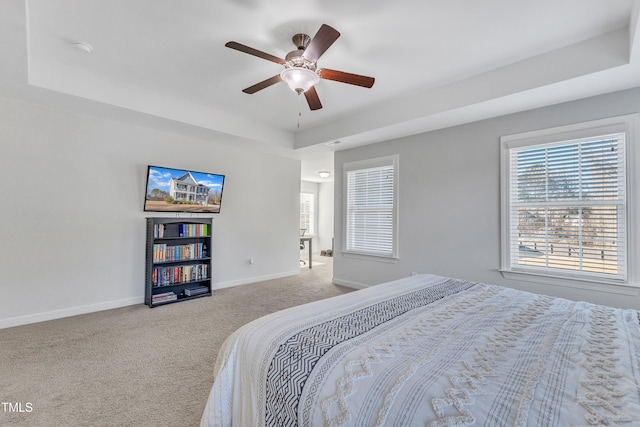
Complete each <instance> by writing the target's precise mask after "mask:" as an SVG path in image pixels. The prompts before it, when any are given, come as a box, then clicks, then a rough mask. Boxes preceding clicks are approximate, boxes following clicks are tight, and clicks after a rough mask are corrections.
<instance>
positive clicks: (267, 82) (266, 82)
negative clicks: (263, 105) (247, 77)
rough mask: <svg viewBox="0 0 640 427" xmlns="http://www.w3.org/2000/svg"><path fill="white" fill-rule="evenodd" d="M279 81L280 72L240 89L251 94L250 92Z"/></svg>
mask: <svg viewBox="0 0 640 427" xmlns="http://www.w3.org/2000/svg"><path fill="white" fill-rule="evenodd" d="M281 81H282V79H281V78H280V74H276V75H275V76H273V77H269V78H268V79H267V80H263V81H261V82H260V83H256V84H254V85H253V86H249V87H248V88H246V89H242V91H243V92H244V93H248V94H249V95H251V94H252V93H256V92H257V91H259V90H262V89H264V88H267V87H269V86H272V85H274V84H276V83H278V82H281Z"/></svg>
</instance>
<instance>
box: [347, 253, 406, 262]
mask: <svg viewBox="0 0 640 427" xmlns="http://www.w3.org/2000/svg"><path fill="white" fill-rule="evenodd" d="M341 254H342V256H344V257H345V258H353V259H362V260H367V261H378V262H386V263H389V264H397V263H398V259H399V258H397V257H393V256H391V257H388V256H384V255H372V254H364V253H359V252H341Z"/></svg>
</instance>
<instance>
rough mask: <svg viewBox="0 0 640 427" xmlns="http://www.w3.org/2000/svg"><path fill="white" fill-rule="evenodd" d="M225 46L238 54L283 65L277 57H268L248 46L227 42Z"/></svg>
mask: <svg viewBox="0 0 640 427" xmlns="http://www.w3.org/2000/svg"><path fill="white" fill-rule="evenodd" d="M225 46H226V47H228V48H231V49H235V50H239V51H240V52H244V53H248V54H249V55H253V56H257V57H258V58H262V59H266V60H267V61H271V62H275V63H276V64H281V65H284V59H280V58H278V57H277V56H273V55H270V54H268V53H265V52H262V51H260V50H258V49H254V48H252V47H249V46H245V45H243V44H240V43H238V42H227V44H225Z"/></svg>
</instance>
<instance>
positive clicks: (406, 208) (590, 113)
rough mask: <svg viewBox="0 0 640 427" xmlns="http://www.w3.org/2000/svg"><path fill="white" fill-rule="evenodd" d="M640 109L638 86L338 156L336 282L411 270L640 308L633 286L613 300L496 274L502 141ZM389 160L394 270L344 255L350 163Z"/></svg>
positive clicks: (367, 280)
mask: <svg viewBox="0 0 640 427" xmlns="http://www.w3.org/2000/svg"><path fill="white" fill-rule="evenodd" d="M638 111H640V89H638V88H636V89H631V90H627V91H623V92H616V93H611V94H606V95H603V96H598V97H594V98H589V99H584V100H579V101H574V102H569V103H564V104H559V105H556V106H552V107H547V108H541V109H536V110H532V111H526V112H522V113H516V114H511V115H508V116H503V117H498V118H494V119H489V120H483V121H480V122H475V123H471V124H467V125H461V126H456V127H452V128H448V129H444V130H440V131H434V132H428V133H424V134H420V135H415V136H411V137H406V138H401V139H397V140H391V141H386V142H381V143H377V144H374V145H369V146H364V147H360V148H354V149H351V150H345V151H338V152H336V153H335V171H336V174H335V178H336V182H335V210H334V212H335V218H334V221H335V237H336V252H337V253H336V254H335V258H334V282H335V283H340V284H346V285H350V286H355V287H363V286H369V285H374V284H378V283H382V282H385V281H389V280H393V279H397V278H400V277H404V276H408V275H409V274H410V273H411V272H419V273H433V274H439V275H444V276H450V277H455V278H461V279H467V280H473V281H481V282H486V283H493V284H498V285H505V286H510V287H514V288H517V289H523V290H528V291H532V292H538V293H544V294H550V295H555V296H561V297H565V298H569V299H574V300H586V301H591V302H595V303H601V304H607V305H612V306H616V307H624V308H626V307H632V308H640V297H639V296H638V292H637V291H636V290H635V289H632V290H631V291H629V290H628V289H625V290H624V292H626V293H627V294H630V295H627V294H618V293H615V292H617V290H615V289H614V291H613V292H610V291H609V290H607V291H602V290H583V289H578V288H576V287H571V286H554V285H542V284H537V283H532V282H526V281H519V280H518V281H513V280H506V279H504V278H503V277H502V275H501V274H500V272H499V271H498V268H499V267H500V147H499V138H500V136H503V135H509V134H514V133H519V132H525V131H531V130H536V129H543V128H550V127H554V126H560V125H565V124H571V123H578V122H583V121H588V120H594V119H600V118H605V117H612V116H617V115H622V114H629V113H635V112H638ZM391 154H399V172H400V173H399V180H400V182H399V239H398V242H399V260H398V262H397V263H388V262H379V261H373V260H371V259H361V258H353V257H346V256H344V255H343V254H341V253H340V251H339V249H340V248H341V247H342V238H343V232H342V220H343V209H342V206H343V200H342V198H343V187H342V186H343V177H342V172H341V171H342V165H343V164H344V163H345V162H351V161H356V160H362V159H369V158H375V157H381V156H387V155H391ZM635 166H636V167H640V165H635ZM631 220H632V221H635V222H636V223H637V222H638V221H639V219H638V218H632V219H631ZM630 256H631V257H637V256H638V254H634V253H632V254H630ZM605 288H606V287H600V289H605ZM628 291H629V292H628Z"/></svg>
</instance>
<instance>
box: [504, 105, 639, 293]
mask: <svg viewBox="0 0 640 427" xmlns="http://www.w3.org/2000/svg"><path fill="white" fill-rule="evenodd" d="M631 123H632V116H625V117H620V118H613V119H605V120H599V121H596V122H589V123H583V124H578V125H572V126H564V127H561V128H554V129H547V130H543V131H535V132H528V133H525V134H518V135H511V136H506V137H503V138H501V145H502V152H501V153H502V270H503V271H505V272H515V273H529V274H537V275H543V276H551V277H558V278H570V279H577V280H586V281H597V282H604V283H618V284H626V283H628V282H629V276H628V264H627V261H628V254H629V235H630V224H629V222H628V221H627V220H628V218H629V217H631V215H630V214H629V212H630V211H629V209H630V207H631V206H630V204H629V193H630V189H629V188H628V183H631V180H630V179H629V171H628V170H627V153H628V152H629V151H628V150H629V144H630V129H631Z"/></svg>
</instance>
